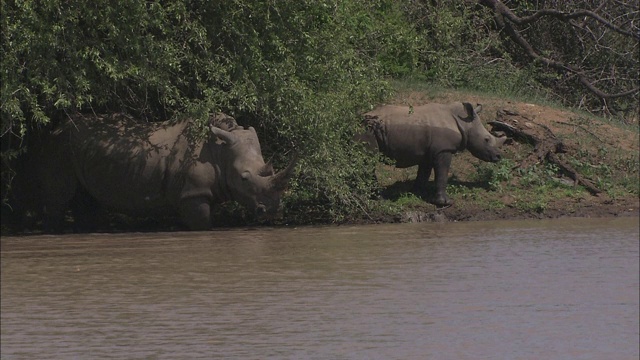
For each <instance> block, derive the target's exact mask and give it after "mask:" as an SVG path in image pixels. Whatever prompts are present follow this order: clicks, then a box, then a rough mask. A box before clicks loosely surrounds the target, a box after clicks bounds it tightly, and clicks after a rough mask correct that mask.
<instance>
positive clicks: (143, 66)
mask: <svg viewBox="0 0 640 360" xmlns="http://www.w3.org/2000/svg"><path fill="white" fill-rule="evenodd" d="M394 4H395V2H393V1H390V0H371V1H364V2H362V1H349V0H344V1H330V0H325V1H322V0H321V1H314V2H300V1H279V2H255V1H245V0H225V1H216V2H205V1H197V0H196V1H180V0H175V1H167V2H140V1H133V0H129V1H118V2H109V1H104V0H98V1H94V2H92V3H90V4H86V3H85V2H78V1H61V0H52V1H48V2H44V3H43V2H35V1H24V2H13V1H6V2H5V1H3V2H2V27H3V32H2V33H3V35H2V51H3V57H2V69H3V70H2V102H1V111H2V134H3V137H2V141H3V153H2V154H3V161H6V160H8V159H9V156H10V155H11V154H13V153H12V152H11V150H13V151H15V150H17V149H19V148H20V147H21V146H22V144H23V140H22V139H23V138H28V137H29V134H30V133H31V132H35V131H38V129H41V128H43V126H45V125H47V124H48V123H57V122H59V121H60V120H62V119H64V118H65V117H66V115H67V114H69V113H72V112H75V111H92V112H96V113H104V112H126V113H130V114H133V115H134V116H136V117H137V118H139V119H140V120H141V121H162V120H175V119H178V118H181V117H185V116H189V117H192V118H195V119H198V120H199V121H204V120H205V119H206V118H207V114H208V113H210V112H214V111H224V112H227V113H229V114H230V115H233V116H235V117H236V118H237V119H238V122H239V123H240V124H242V125H252V126H254V127H256V128H257V130H258V133H259V135H260V137H261V140H262V142H263V149H264V151H265V153H266V156H267V157H269V158H273V159H274V161H275V163H276V164H282V163H284V161H286V158H287V157H288V154H286V153H287V152H291V151H293V149H294V148H295V151H298V152H300V157H301V159H302V160H301V163H300V167H299V168H300V169H303V171H302V172H303V173H302V174H301V176H300V179H299V180H297V181H294V183H293V184H292V186H291V189H292V191H293V192H294V196H293V198H305V199H307V200H308V201H309V202H311V203H313V204H315V206H321V207H322V209H323V210H322V211H331V212H333V213H334V214H332V215H331V217H332V218H334V219H339V218H340V217H341V216H344V214H348V213H352V212H354V211H360V209H363V208H364V207H366V201H365V200H362V199H366V198H367V196H365V194H364V193H365V192H366V193H367V194H368V192H369V191H370V188H371V186H372V185H371V181H368V180H367V176H366V173H367V170H366V169H367V167H370V166H372V165H371V164H369V163H370V162H371V161H369V163H367V161H368V160H367V159H365V158H364V157H363V156H362V152H361V151H356V150H355V149H353V148H351V147H350V146H349V144H351V141H350V140H351V134H353V132H354V131H355V130H356V126H357V124H358V116H357V114H358V113H360V112H362V111H363V110H365V109H367V108H368V107H369V106H372V105H373V104H374V103H376V102H379V101H380V100H382V99H383V98H384V97H385V96H386V95H387V94H388V91H389V87H388V85H387V84H386V82H385V81H383V80H382V77H381V76H382V75H383V74H389V75H395V74H401V73H403V72H406V71H408V69H410V68H411V67H412V66H413V63H414V62H415V59H414V57H413V54H414V52H413V51H412V47H414V46H415V45H414V44H415V42H416V38H415V36H414V35H413V34H412V30H411V28H410V27H409V26H407V25H406V24H405V23H404V22H403V17H402V12H401V11H400V10H399V8H398V7H397V6H396V5H394ZM372 30H373V31H372ZM202 128H204V127H202ZM27 140H28V139H27ZM354 163H355V164H357V165H358V166H357V167H354V166H353V165H354ZM364 163H366V164H364ZM3 168H4V167H3ZM3 180H4V177H3ZM3 182H4V181H3ZM302 184H304V186H303V185H302ZM6 185H7V184H3V189H4V188H6Z"/></svg>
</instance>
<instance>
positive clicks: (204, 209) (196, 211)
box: [179, 198, 211, 230]
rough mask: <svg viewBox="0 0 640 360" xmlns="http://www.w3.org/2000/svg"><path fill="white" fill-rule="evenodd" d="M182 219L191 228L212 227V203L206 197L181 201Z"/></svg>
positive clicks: (206, 228)
mask: <svg viewBox="0 0 640 360" xmlns="http://www.w3.org/2000/svg"><path fill="white" fill-rule="evenodd" d="M179 211H180V219H181V220H182V222H183V223H184V224H185V225H187V227H188V228H189V229H191V230H209V229H211V205H210V204H209V201H207V199H205V198H189V199H184V200H182V201H181V202H180V209H179Z"/></svg>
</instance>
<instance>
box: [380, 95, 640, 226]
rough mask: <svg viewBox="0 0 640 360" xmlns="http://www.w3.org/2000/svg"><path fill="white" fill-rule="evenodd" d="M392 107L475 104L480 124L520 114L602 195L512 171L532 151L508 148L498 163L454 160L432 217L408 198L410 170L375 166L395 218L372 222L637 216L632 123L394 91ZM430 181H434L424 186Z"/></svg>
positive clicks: (547, 169)
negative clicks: (550, 137)
mask: <svg viewBox="0 0 640 360" xmlns="http://www.w3.org/2000/svg"><path fill="white" fill-rule="evenodd" d="M397 87H398V93H397V96H396V97H395V98H394V99H393V100H392V101H390V103H394V104H405V105H414V106H415V105H420V104H424V103H428V102H454V101H467V102H471V103H481V104H482V105H483V112H482V114H481V118H482V120H483V121H484V122H485V123H486V122H487V121H491V120H494V119H495V117H496V111H498V110H500V109H509V110H515V111H517V112H519V113H520V114H521V115H524V116H526V117H527V118H529V119H531V120H532V121H534V122H535V123H538V124H543V125H546V126H547V127H549V128H550V129H551V130H552V131H553V133H554V134H555V135H556V136H557V137H559V138H560V139H561V140H562V142H563V143H564V144H565V145H567V148H568V149H569V151H568V152H567V153H566V154H560V155H559V156H560V157H562V158H563V159H564V160H566V161H567V162H569V163H570V164H571V165H572V166H573V167H574V168H576V169H577V170H578V171H579V172H580V174H581V175H583V176H584V177H586V178H587V179H590V180H591V181H593V182H594V183H595V184H596V185H597V186H598V187H599V188H600V189H602V190H603V193H602V194H600V195H599V196H592V195H591V194H590V193H589V192H587V191H586V190H585V189H584V188H582V187H580V186H574V185H573V183H572V181H570V179H568V178H566V176H564V175H563V174H561V173H560V172H559V171H558V169H557V168H555V167H554V166H551V165H549V164H547V163H538V164H535V165H533V166H530V167H527V168H521V167H519V164H520V161H521V160H523V159H524V158H525V157H527V155H528V154H529V153H530V152H531V151H532V150H533V147H532V146H530V145H528V144H521V143H517V142H513V143H512V144H509V145H506V146H505V148H504V152H505V158H506V159H505V160H503V161H502V162H501V163H498V164H488V163H483V162H481V161H480V160H478V159H475V158H474V157H473V156H471V155H470V154H469V153H468V152H464V153H460V154H457V155H456V156H454V160H453V164H452V167H451V171H450V173H449V176H450V180H449V186H448V190H447V191H448V194H449V195H450V197H451V198H452V199H453V200H454V201H455V204H454V205H453V206H452V207H450V208H447V209H441V210H437V209H436V208H435V207H434V206H433V205H430V204H428V203H425V202H424V201H423V200H421V199H419V198H417V197H416V196H415V195H413V194H412V193H411V192H410V189H411V185H412V182H413V179H415V176H416V173H417V167H413V168H410V169H395V168H394V167H393V166H389V165H384V164H380V165H379V166H378V169H377V175H378V179H379V181H380V185H381V187H382V188H381V199H380V201H379V204H380V205H382V206H383V207H384V208H386V209H392V210H393V211H395V212H396V215H395V216H391V217H389V216H384V215H378V216H376V215H375V214H371V216H372V218H374V219H375V220H377V221H434V220H435V221H445V220H449V221H460V220H492V219H523V218H544V217H562V216H580V217H601V216H638V207H639V204H638V194H639V183H638V170H639V160H638V149H639V141H638V140H639V137H638V124H632V125H625V124H623V123H622V122H620V121H617V122H612V121H608V120H606V119H603V118H597V117H593V116H591V115H589V114H586V113H580V112H574V111H571V110H569V109H563V108H561V107H558V106H554V105H541V104H534V103H533V102H529V101H516V100H511V99H506V98H498V97H492V96H487V95H479V94H476V93H469V92H459V91H451V90H442V89H434V88H430V87H428V86H426V85H415V84H414V85H406V84H399V85H397ZM431 180H433V178H432V179H431Z"/></svg>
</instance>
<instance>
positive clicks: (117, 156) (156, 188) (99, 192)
mask: <svg viewBox="0 0 640 360" xmlns="http://www.w3.org/2000/svg"><path fill="white" fill-rule="evenodd" d="M74 123H75V124H74V125H73V126H71V127H69V131H70V140H71V141H70V144H71V148H72V153H73V156H72V158H73V162H74V167H75V170H76V175H77V176H78V179H79V180H80V182H81V184H82V185H83V186H84V187H85V188H86V190H87V191H88V192H89V193H90V194H91V195H92V196H93V197H95V198H96V199H97V200H98V201H99V202H100V203H102V204H103V205H105V206H107V207H110V208H113V209H116V210H120V211H124V212H128V213H133V214H140V213H147V212H162V211H163V210H165V211H166V210H168V208H170V207H172V205H174V204H175V203H176V202H177V200H178V198H179V197H180V191H181V189H182V187H183V184H184V182H185V179H184V177H185V176H186V173H188V172H189V167H194V166H195V164H196V162H197V157H198V154H199V152H200V151H201V148H202V145H201V144H200V145H195V146H189V145H188V144H189V143H188V141H187V137H186V136H185V135H186V134H185V130H186V123H179V124H175V125H169V124H160V125H152V126H147V125H140V124H135V123H133V122H131V121H127V120H126V119H122V118H97V119H80V120H77V121H75V122H74Z"/></svg>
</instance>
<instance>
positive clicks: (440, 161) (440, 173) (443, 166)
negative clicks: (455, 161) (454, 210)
mask: <svg viewBox="0 0 640 360" xmlns="http://www.w3.org/2000/svg"><path fill="white" fill-rule="evenodd" d="M452 157H453V155H452V154H451V153H450V152H441V153H439V154H437V155H436V156H435V157H434V166H433V167H434V170H435V183H436V194H435V196H434V198H433V204H434V205H436V206H449V205H452V204H453V202H452V201H451V200H450V199H449V197H448V196H447V180H448V178H449V168H450V167H451V158H452Z"/></svg>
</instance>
